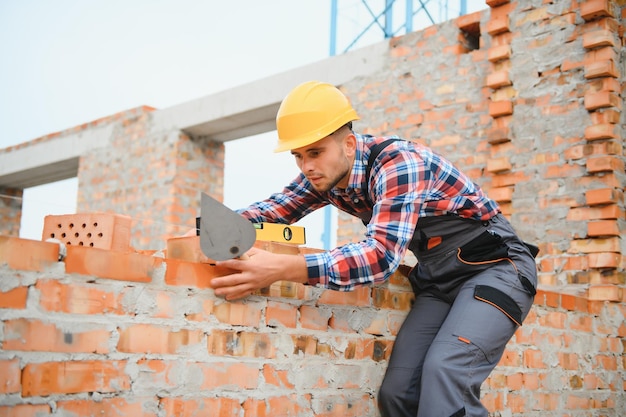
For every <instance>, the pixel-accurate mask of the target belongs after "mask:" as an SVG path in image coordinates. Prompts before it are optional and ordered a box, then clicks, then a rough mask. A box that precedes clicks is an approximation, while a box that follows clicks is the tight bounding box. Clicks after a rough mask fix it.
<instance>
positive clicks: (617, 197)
mask: <svg viewBox="0 0 626 417" xmlns="http://www.w3.org/2000/svg"><path fill="white" fill-rule="evenodd" d="M623 200H624V193H623V191H622V190H618V189H615V188H598V189H595V190H589V191H587V192H585V202H586V203H587V204H588V205H590V206H594V205H599V204H616V203H621V202H623Z"/></svg>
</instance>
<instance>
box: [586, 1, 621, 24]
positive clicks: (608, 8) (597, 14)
mask: <svg viewBox="0 0 626 417" xmlns="http://www.w3.org/2000/svg"><path fill="white" fill-rule="evenodd" d="M580 17H582V18H583V19H585V20H586V21H590V20H596V19H598V18H602V17H615V10H614V6H613V2H612V1H609V0H587V1H585V2H582V3H580Z"/></svg>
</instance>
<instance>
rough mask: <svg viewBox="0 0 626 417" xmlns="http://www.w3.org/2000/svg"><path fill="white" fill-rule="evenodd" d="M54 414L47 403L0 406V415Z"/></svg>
mask: <svg viewBox="0 0 626 417" xmlns="http://www.w3.org/2000/svg"><path fill="white" fill-rule="evenodd" d="M52 415H53V414H52V410H51V409H50V406H49V405H47V404H17V405H11V406H4V407H3V406H0V417H45V416H52Z"/></svg>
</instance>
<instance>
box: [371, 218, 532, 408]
mask: <svg viewBox="0 0 626 417" xmlns="http://www.w3.org/2000/svg"><path fill="white" fill-rule="evenodd" d="M418 227H419V225H418ZM442 228H445V222H436V223H433V224H430V225H428V226H427V227H426V228H425V233H421V235H422V240H424V239H427V240H428V239H431V238H433V237H437V236H438V232H440V231H442V230H443V229H442ZM437 239H438V240H439V238H438V237H437ZM468 239H469V241H468ZM457 243H460V244H457ZM422 246H423V248H422V250H417V251H414V252H416V255H417V256H418V266H417V267H416V268H414V270H413V271H412V272H411V274H410V280H411V283H412V285H413V287H414V290H415V291H416V299H415V302H414V304H413V307H412V309H411V311H410V312H409V314H408V316H407V318H406V320H405V322H404V323H403V325H402V327H401V329H400V331H399V333H398V335H397V337H396V340H395V343H394V347H393V351H392V354H391V357H390V360H389V364H388V368H387V372H386V374H385V377H384V380H383V383H382V385H381V388H380V392H379V398H378V404H379V408H380V411H381V414H382V416H383V417H409V416H410V417H416V416H417V417H462V416H472V417H474V416H476V417H478V416H481V417H484V416H487V410H486V408H485V407H484V406H483V405H482V404H481V402H480V386H481V384H482V383H483V382H484V381H485V379H486V378H487V377H488V376H489V374H490V373H491V371H492V370H493V368H494V367H495V366H496V365H497V363H498V361H499V360H500V358H501V356H502V353H503V351H504V348H505V346H506V344H507V342H508V341H509V340H510V338H511V337H512V336H513V334H514V332H515V330H516V329H517V328H518V326H520V325H521V323H522V321H523V320H524V318H525V317H526V315H527V314H528V312H529V310H530V308H531V306H532V302H533V298H534V288H535V287H536V283H537V274H536V272H537V269H536V264H535V261H534V258H533V256H532V255H531V253H530V251H529V249H528V247H527V246H526V245H525V244H524V243H523V242H522V241H521V240H520V239H519V238H518V237H517V235H516V234H515V232H514V231H513V229H512V228H511V226H510V224H509V223H508V221H507V220H506V218H504V217H503V216H497V217H495V218H494V219H492V220H491V221H489V222H482V223H480V222H478V227H474V226H471V228H470V229H469V230H467V231H466V232H465V233H461V234H456V237H455V235H453V236H448V237H445V238H444V239H443V243H442V244H441V245H439V246H437V247H436V248H435V249H434V250H433V249H427V246H428V245H427V244H426V243H425V242H422Z"/></svg>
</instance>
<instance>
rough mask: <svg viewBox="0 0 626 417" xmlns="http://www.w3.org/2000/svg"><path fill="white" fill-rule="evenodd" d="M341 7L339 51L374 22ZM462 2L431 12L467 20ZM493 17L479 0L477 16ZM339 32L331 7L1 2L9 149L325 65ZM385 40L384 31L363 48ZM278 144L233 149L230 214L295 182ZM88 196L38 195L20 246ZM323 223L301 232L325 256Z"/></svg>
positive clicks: (283, 0) (235, 1)
mask: <svg viewBox="0 0 626 417" xmlns="http://www.w3.org/2000/svg"><path fill="white" fill-rule="evenodd" d="M438 2H440V0H437V1H432V2H431V3H438ZM339 3H340V4H339V7H340V8H339V12H338V15H337V22H338V23H337V28H338V32H337V33H338V34H337V46H336V50H337V53H341V52H343V51H344V50H345V48H346V47H348V45H349V44H350V43H351V42H352V41H353V40H354V39H355V38H356V37H357V36H358V34H359V33H360V32H361V30H362V29H364V28H365V27H366V26H367V25H369V24H370V23H371V21H372V18H371V17H370V16H369V14H368V13H369V12H368V11H367V9H366V8H365V7H364V6H363V4H362V3H361V1H360V0H339ZM369 3H371V5H372V6H375V5H376V3H381V1H374V0H370V1H369ZM399 3H404V2H399ZM457 3H458V2H457V1H453V0H449V1H448V2H447V4H448V5H449V6H451V7H450V10H441V9H436V11H434V12H433V9H431V14H432V13H437V14H436V15H435V18H436V19H437V18H439V19H442V18H443V19H445V17H446V16H450V17H455V16H456V15H458V12H457V10H458V4H457ZM452 5H453V6H452ZM484 8H485V3H484V2H483V1H479V0H468V11H469V12H471V11H474V10H480V9H484ZM330 25H331V1H330V0H265V1H258V0H222V1H217V0H89V1H85V0H54V1H49V0H0V57H2V59H0V129H1V130H0V149H3V148H5V147H8V146H12V145H16V144H19V143H22V142H27V141H30V140H32V139H35V138H38V137H40V136H43V135H46V134H49V133H53V132H57V131H61V130H64V129H68V128H71V127H73V126H76V125H80V124H83V123H86V122H89V121H91V120H95V119H98V118H101V117H105V116H108V115H111V114H115V113H118V112H120V111H123V110H127V109H130V108H134V107H138V106H141V105H148V106H152V107H155V108H157V109H163V108H167V107H171V106H174V105H177V104H180V103H183V102H186V101H190V100H194V99H197V98H200V97H203V96H206V95H209V94H212V93H215V92H219V91H222V90H225V89H228V88H231V87H234V86H238V85H241V84H245V83H247V82H251V81H255V80H258V79H261V78H264V77H267V76H270V75H273V74H276V73H279V72H283V71H287V70H290V69H293V68H297V67H300V66H303V65H307V64H310V63H313V62H316V61H319V60H323V59H325V58H327V57H328V56H329V53H330ZM414 29H417V28H416V27H415V24H414ZM379 41H383V35H382V32H381V31H380V30H378V29H377V28H376V27H373V28H372V29H370V30H369V31H368V32H367V33H366V34H365V35H364V36H363V37H361V38H360V40H359V44H357V45H356V46H355V47H361V46H367V45H368V44H372V43H374V42H379ZM322 81H323V80H322ZM275 143H276V134H275V132H269V133H266V134H263V135H257V136H254V137H251V138H245V139H240V140H236V141H232V142H228V143H227V144H226V160H225V180H224V181H225V190H224V203H225V204H226V205H227V206H229V207H231V208H233V209H235V208H240V207H244V206H247V205H248V204H249V203H251V202H253V201H256V200H260V199H262V198H265V197H267V196H269V195H270V194H271V193H272V192H276V191H279V190H280V189H282V187H283V186H284V185H285V184H287V182H288V181H289V180H290V179H292V178H293V177H295V175H296V174H297V172H298V171H297V168H296V166H295V163H294V161H293V160H292V157H291V155H289V153H282V154H275V153H273V151H272V150H273V148H274V145H275ZM248 172H252V173H253V178H254V184H251V181H250V176H249V174H247V173H248ZM76 187H77V181H76V179H75V178H74V179H69V180H65V181H61V182H57V183H53V184H48V185H43V186H39V187H32V188H29V189H26V190H25V191H24V197H23V203H22V210H23V212H22V225H21V230H20V237H23V238H27V239H37V240H38V239H41V232H42V229H43V219H44V217H45V216H46V215H48V214H70V213H75V212H76ZM323 219H324V213H323V211H320V212H318V213H314V214H313V215H311V216H309V218H308V219H306V220H305V221H302V222H301V223H299V224H300V225H302V226H304V227H305V228H306V232H307V246H311V247H318V248H320V247H322V245H323V243H322V237H321V234H322V231H323Z"/></svg>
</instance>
